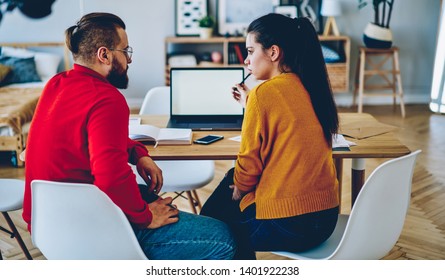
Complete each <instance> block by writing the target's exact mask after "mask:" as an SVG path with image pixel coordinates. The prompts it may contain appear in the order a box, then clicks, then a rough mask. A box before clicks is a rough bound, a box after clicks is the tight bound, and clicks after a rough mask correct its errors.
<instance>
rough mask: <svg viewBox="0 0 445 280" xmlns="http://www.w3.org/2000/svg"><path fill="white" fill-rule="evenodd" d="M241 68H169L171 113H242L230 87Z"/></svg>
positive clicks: (237, 78) (242, 72) (242, 73)
mask: <svg viewBox="0 0 445 280" xmlns="http://www.w3.org/2000/svg"><path fill="white" fill-rule="evenodd" d="M243 75H244V69H243V68H175V69H172V71H171V76H170V82H171V102H172V104H171V115H173V116H177V115H182V116H186V115H194V116H198V115H213V116H215V115H226V116H227V115H242V114H243V108H242V107H241V105H240V104H239V103H238V102H236V101H235V100H234V99H233V96H232V93H231V88H232V87H233V86H234V85H235V84H236V83H239V82H241V80H242V79H243Z"/></svg>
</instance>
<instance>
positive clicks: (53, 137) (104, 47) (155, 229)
mask: <svg viewBox="0 0 445 280" xmlns="http://www.w3.org/2000/svg"><path fill="white" fill-rule="evenodd" d="M65 33H66V43H67V46H68V48H69V49H70V51H71V52H72V54H73V58H74V62H75V64H74V67H73V69H72V70H70V71H67V72H63V73H60V74H58V75H56V76H54V77H53V78H52V79H51V80H50V81H49V82H48V83H47V85H46V86H45V89H44V90H43V93H42V96H41V97H40V100H39V103H38V105H37V109H36V112H35V115H34V118H33V122H32V125H31V129H30V132H29V138H28V143H27V148H26V189H25V197H24V205H23V218H24V220H25V221H26V222H27V223H28V228H29V229H31V222H32V219H31V218H32V217H31V207H32V206H31V189H30V186H31V182H32V181H33V180H35V179H40V180H50V181H62V182H80V183H90V184H94V185H96V186H97V187H98V188H100V189H101V190H102V191H103V192H104V193H106V194H107V195H108V196H109V197H110V198H111V199H112V200H113V202H114V203H115V204H116V205H117V206H119V207H120V208H121V209H122V211H123V212H124V213H125V215H126V216H127V217H128V220H129V221H130V223H131V224H132V225H133V228H134V231H135V233H136V236H137V238H138V240H139V242H140V244H141V247H142V249H143V250H144V252H145V254H146V255H147V257H148V258H149V259H230V258H232V256H233V254H234V246H235V245H234V242H233V239H232V236H231V234H230V232H229V230H228V228H227V226H226V225H225V224H223V223H222V222H219V221H217V220H214V219H209V218H206V217H201V216H197V215H192V214H189V213H184V212H179V211H178V210H177V209H174V208H172V207H170V206H169V205H170V203H171V202H172V198H171V197H168V198H158V199H157V200H155V201H148V202H147V201H144V200H143V198H142V195H141V192H140V190H139V187H138V185H137V183H136V177H135V174H134V173H133V172H132V169H131V168H130V166H129V165H128V162H130V163H132V164H136V166H137V170H138V172H139V174H140V175H141V176H142V177H143V178H144V179H145V180H146V182H150V184H149V185H148V187H146V189H145V191H144V192H145V193H144V197H145V196H146V195H152V194H154V195H155V197H156V194H157V193H159V191H160V190H161V188H162V183H163V181H162V180H163V179H162V171H161V170H160V169H159V167H158V166H157V165H156V164H155V163H154V161H153V160H152V159H151V158H150V157H149V155H148V151H147V149H146V148H145V146H143V145H142V144H140V143H138V142H135V141H132V140H130V139H129V138H128V120H129V108H128V105H127V103H126V101H125V98H124V96H123V95H122V94H121V93H120V92H119V90H117V88H126V87H127V85H128V76H127V70H128V64H130V63H131V62H132V60H131V55H132V52H133V50H132V48H131V47H129V45H128V38H127V34H126V32H125V24H124V22H123V21H122V20H121V19H120V18H119V17H117V16H115V15H113V14H108V13H91V14H88V15H85V16H84V17H82V19H80V21H79V22H78V23H77V24H76V25H74V26H72V27H70V28H68V29H67V30H66V32H65Z"/></svg>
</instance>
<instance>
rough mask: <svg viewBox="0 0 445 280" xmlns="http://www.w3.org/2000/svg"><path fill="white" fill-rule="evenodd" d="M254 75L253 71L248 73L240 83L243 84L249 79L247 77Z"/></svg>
mask: <svg viewBox="0 0 445 280" xmlns="http://www.w3.org/2000/svg"><path fill="white" fill-rule="evenodd" d="M250 75H252V73H249V74H247V76H246V77H244V79H243V80H242V81H241V83H239V84H240V85H243V84H244V82H245V81H246V80H247V78H249V76H250Z"/></svg>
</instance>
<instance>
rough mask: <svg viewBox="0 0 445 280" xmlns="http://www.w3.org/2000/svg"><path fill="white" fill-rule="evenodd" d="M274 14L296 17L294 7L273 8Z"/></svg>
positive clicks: (295, 8) (296, 13)
mask: <svg viewBox="0 0 445 280" xmlns="http://www.w3.org/2000/svg"><path fill="white" fill-rule="evenodd" d="M274 13H277V14H282V15H285V16H288V17H290V18H296V17H297V16H298V12H297V7H296V6H276V7H275V8H274Z"/></svg>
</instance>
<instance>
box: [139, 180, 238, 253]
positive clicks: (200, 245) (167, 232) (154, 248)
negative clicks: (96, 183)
mask: <svg viewBox="0 0 445 280" xmlns="http://www.w3.org/2000/svg"><path fill="white" fill-rule="evenodd" d="M139 187H140V190H141V193H142V197H143V198H144V199H145V200H146V201H147V202H151V201H153V199H156V197H155V196H152V195H150V194H148V195H147V193H145V192H144V189H145V188H146V187H145V188H144V186H142V185H140V186H139ZM133 230H134V232H135V234H136V237H137V239H138V241H139V244H140V245H141V248H142V250H143V251H144V253H145V255H146V256H147V258H149V259H152V260H230V259H232V258H233V256H234V254H235V250H236V245H235V241H234V239H233V237H232V234H231V232H230V230H229V228H228V226H227V225H226V224H224V223H223V222H221V221H218V220H216V219H213V218H209V217H204V216H198V215H194V214H190V213H186V212H182V211H180V212H179V221H178V222H176V223H174V224H169V225H166V226H163V227H160V228H157V229H148V228H145V229H138V228H136V227H133Z"/></svg>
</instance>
